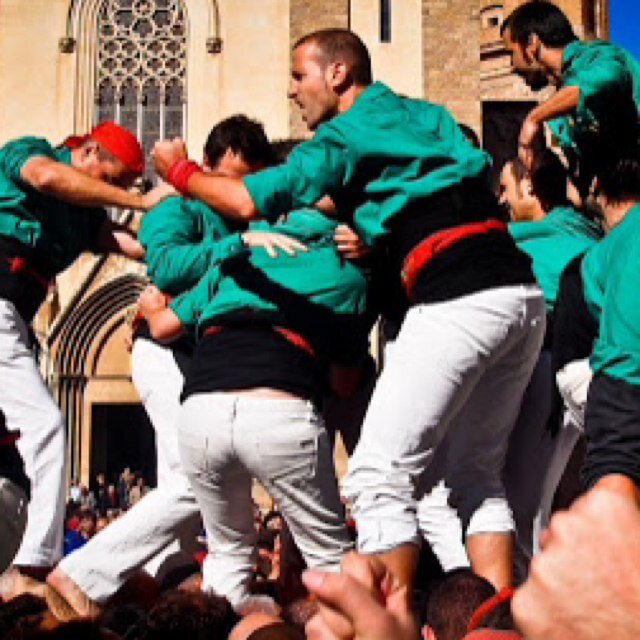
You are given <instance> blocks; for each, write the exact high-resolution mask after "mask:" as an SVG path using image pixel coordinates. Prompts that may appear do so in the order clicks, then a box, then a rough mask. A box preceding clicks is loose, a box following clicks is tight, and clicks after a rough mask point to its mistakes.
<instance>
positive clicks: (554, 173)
mask: <svg viewBox="0 0 640 640" xmlns="http://www.w3.org/2000/svg"><path fill="white" fill-rule="evenodd" d="M513 162H517V160H514V161H513ZM513 162H512V163H508V164H507V165H506V167H505V170H504V171H503V174H502V180H501V183H502V184H504V182H505V181H508V180H509V176H508V175H505V173H506V172H509V171H512V168H511V167H512V164H513ZM512 175H513V173H512ZM518 186H519V189H520V192H521V193H524V192H525V191H526V189H527V188H528V187H530V189H531V197H530V198H529V200H533V201H534V202H533V203H528V202H527V199H526V198H522V199H518V198H515V199H514V198H512V197H511V198H509V197H508V196H506V195H504V196H503V201H505V202H506V201H507V200H508V199H510V200H511V203H510V208H511V210H512V211H513V212H514V213H515V221H514V222H512V223H511V224H510V225H509V233H510V234H511V235H512V236H513V238H514V240H515V241H516V244H517V245H518V247H519V248H520V249H521V250H522V251H524V252H525V253H526V254H527V255H529V256H530V257H531V260H532V264H533V273H534V274H535V276H536V279H537V281H538V284H539V285H540V288H541V289H542V292H543V294H544V300H545V303H546V305H547V312H548V313H549V314H552V313H553V308H554V305H555V301H556V298H557V295H558V287H559V284H560V276H561V275H562V272H563V271H564V268H565V267H566V266H567V265H568V264H569V263H570V262H571V261H572V260H573V259H574V258H575V257H576V256H578V255H580V254H582V253H584V252H585V251H587V249H590V248H591V247H593V246H594V245H595V244H596V243H597V242H598V240H599V239H600V238H601V237H602V232H601V230H600V228H599V226H598V225H597V224H596V223H595V222H593V221H591V220H589V219H588V218H586V217H585V216H584V215H583V214H582V213H580V212H579V211H577V210H576V209H575V208H574V207H573V206H572V205H571V203H570V202H569V200H568V198H567V187H568V177H567V173H566V170H565V169H564V167H563V166H562V164H561V163H560V160H559V159H558V158H557V156H556V155H555V154H554V153H553V152H552V151H548V150H545V151H542V152H541V153H539V154H537V155H536V157H535V158H534V160H533V166H532V169H531V173H530V177H525V178H523V179H522V180H521V181H519V185H518ZM503 193H504V194H506V193H517V189H507V188H505V189H504V191H503ZM523 201H524V206H528V207H530V209H531V219H530V220H528V221H519V220H518V210H519V208H520V205H521V203H522V202H523ZM536 205H537V206H536Z"/></svg>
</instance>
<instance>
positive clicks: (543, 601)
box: [512, 476, 640, 640]
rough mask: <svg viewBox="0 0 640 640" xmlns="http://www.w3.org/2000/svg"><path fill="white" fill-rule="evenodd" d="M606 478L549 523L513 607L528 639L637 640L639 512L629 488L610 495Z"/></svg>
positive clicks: (639, 619) (639, 621)
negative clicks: (539, 552) (538, 553)
mask: <svg viewBox="0 0 640 640" xmlns="http://www.w3.org/2000/svg"><path fill="white" fill-rule="evenodd" d="M611 480H614V481H615V480H616V477H614V476H609V477H607V478H604V479H603V480H602V481H601V482H600V483H598V484H597V485H596V487H595V488H594V489H592V490H591V491H589V492H588V493H587V494H586V495H585V496H583V497H582V498H580V499H578V500H577V501H576V502H575V503H574V505H573V506H572V507H571V509H570V510H569V511H567V512H563V513H559V514H557V515H555V516H554V517H553V518H552V519H551V523H550V525H549V529H548V530H547V531H546V533H545V534H544V536H543V538H542V543H543V551H542V553H541V554H540V555H538V556H536V557H535V558H534V559H533V562H532V564H531V570H530V573H529V578H528V579H527V581H526V582H525V583H524V585H523V586H522V587H520V589H518V590H517V591H516V593H515V596H514V598H513V602H512V611H513V616H514V620H515V621H516V624H517V626H518V628H519V629H520V631H522V632H523V633H524V635H525V636H526V637H527V638H528V639H530V640H561V639H564V638H572V639H573V640H601V638H616V640H631V639H632V638H638V637H640V617H638V611H640V581H639V580H638V575H639V574H640V510H639V509H638V504H637V502H636V500H635V496H634V495H633V494H634V493H635V491H634V492H629V493H628V494H627V495H625V494H624V493H623V492H620V491H617V490H611V488H610V486H611V483H610V481H611ZM628 482H630V481H628ZM618 484H619V483H618Z"/></svg>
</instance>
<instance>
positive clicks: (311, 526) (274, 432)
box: [179, 392, 351, 607]
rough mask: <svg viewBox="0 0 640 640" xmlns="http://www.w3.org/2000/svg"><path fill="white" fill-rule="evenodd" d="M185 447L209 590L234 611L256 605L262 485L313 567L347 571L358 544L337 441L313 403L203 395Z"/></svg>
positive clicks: (186, 425)
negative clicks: (344, 561) (350, 526)
mask: <svg viewBox="0 0 640 640" xmlns="http://www.w3.org/2000/svg"><path fill="white" fill-rule="evenodd" d="M179 442H180V456H181V459H182V464H183V466H184V469H185V472H186V473H187V475H188V477H189V480H190V482H191V485H192V487H193V490H194V492H195V494H196V498H197V500H198V504H199V505H200V508H201V510H202V517H203V519H204V524H205V529H206V531H207V542H208V547H209V554H208V557H207V561H206V562H205V567H204V572H203V589H204V590H206V591H213V592H215V593H217V594H219V595H224V596H226V597H227V598H228V599H229V601H230V602H231V604H232V605H233V606H235V607H237V606H238V605H240V604H242V602H243V601H244V600H245V599H246V598H247V597H248V595H249V590H248V588H249V583H250V580H251V575H252V568H253V565H254V562H255V552H256V549H255V543H256V531H255V528H254V523H253V509H252V500H251V483H252V478H253V477H255V478H257V479H258V480H259V481H260V482H261V483H262V484H263V486H264V487H265V488H266V490H267V491H268V492H269V494H270V495H271V497H272V498H273V499H274V500H275V502H276V504H277V508H278V509H279V510H280V512H281V513H282V514H283V516H284V519H285V520H286V522H287V524H288V526H289V529H290V531H291V534H292V536H293V538H294V540H295V542H296V544H297V546H298V548H299V549H300V551H301V552H302V555H303V556H304V559H305V560H306V562H307V565H308V566H309V567H314V568H322V569H325V570H333V571H337V570H338V569H339V567H340V560H341V557H342V555H343V554H344V553H345V552H347V551H349V549H350V548H351V542H350V540H349V536H348V533H347V530H346V527H345V523H344V517H343V510H342V505H341V504H340V498H339V495H338V486H337V482H336V477H335V470H334V466H333V458H332V451H331V447H330V446H329V438H328V436H327V433H326V431H325V429H324V426H323V423H322V419H321V418H320V416H319V415H318V413H317V412H316V410H315V409H314V408H313V405H312V404H311V403H310V402H307V401H306V400H301V399H295V398H291V399H276V398H260V397H255V396H251V397H250V396H247V395H244V394H234V393H232V392H229V393H220V392H216V393H203V394H196V395H193V396H191V397H190V398H188V399H187V400H186V402H185V403H184V405H183V408H182V414H181V419H180V427H179Z"/></svg>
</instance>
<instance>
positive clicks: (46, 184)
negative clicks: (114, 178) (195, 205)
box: [20, 157, 167, 211]
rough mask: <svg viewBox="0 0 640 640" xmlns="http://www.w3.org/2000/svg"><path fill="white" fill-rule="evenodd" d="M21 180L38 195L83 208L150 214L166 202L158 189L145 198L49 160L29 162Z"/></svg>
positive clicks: (40, 159) (33, 159)
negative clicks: (131, 210) (115, 209)
mask: <svg viewBox="0 0 640 640" xmlns="http://www.w3.org/2000/svg"><path fill="white" fill-rule="evenodd" d="M20 177H21V178H22V180H24V181H25V182H26V183H28V184H30V185H31V186H32V187H33V188H34V189H36V190H37V191H41V192H42V193H45V194H47V195H50V196H53V197H54V198H58V199H59V200H62V201H64V202H68V203H69V204H72V205H76V206H80V207H87V208H96V207H120V208H122V209H140V210H142V211H146V210H148V209H150V208H151V207H153V206H155V205H156V204H157V203H158V202H159V201H160V199H162V198H161V197H159V196H161V194H162V191H161V190H156V189H154V190H153V191H150V192H149V193H148V194H145V195H140V194H137V193H132V192H129V191H125V190H124V189H121V188H120V187H116V186H114V185H112V184H108V183H106V182H103V181H102V180H97V179H95V178H92V177H90V176H88V175H85V174H84V173H82V172H80V171H77V170H76V169H74V168H73V167H69V166H67V165H66V164H63V163H61V162H56V161H55V160H51V159H50V158H45V157H36V158H32V159H31V160H29V161H27V162H26V163H25V164H24V166H23V167H22V169H21V171H20ZM165 189H167V187H165Z"/></svg>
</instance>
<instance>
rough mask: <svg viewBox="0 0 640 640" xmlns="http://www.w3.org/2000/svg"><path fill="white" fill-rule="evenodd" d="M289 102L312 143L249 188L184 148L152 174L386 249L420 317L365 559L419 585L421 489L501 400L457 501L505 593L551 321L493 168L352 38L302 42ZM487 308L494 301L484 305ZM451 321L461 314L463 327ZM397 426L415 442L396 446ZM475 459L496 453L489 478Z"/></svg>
mask: <svg viewBox="0 0 640 640" xmlns="http://www.w3.org/2000/svg"><path fill="white" fill-rule="evenodd" d="M289 95H290V97H291V98H292V99H293V100H295V102H296V103H297V104H298V105H299V106H300V107H301V108H302V112H303V117H304V119H305V121H306V122H307V125H308V126H309V128H310V129H312V130H315V135H314V138H313V139H312V140H310V141H308V142H305V143H302V144H301V145H299V146H298V147H297V148H296V149H295V150H294V151H293V152H292V153H291V155H290V156H289V158H288V160H287V162H286V163H285V164H283V165H281V166H278V167H274V168H272V169H268V170H266V171H262V172H258V173H257V174H254V175H253V176H248V177H246V178H245V179H244V181H240V180H233V179H229V178H226V179H225V178H219V177H212V176H207V175H205V174H203V173H201V172H200V171H199V169H198V168H197V167H196V166H194V164H193V163H190V162H189V161H188V160H187V158H186V149H185V148H184V145H183V144H182V143H181V142H179V141H174V142H162V143H158V144H157V145H156V147H155V149H154V162H155V165H156V170H157V171H158V172H159V173H160V174H161V175H163V176H166V177H167V178H168V180H169V182H171V183H172V184H173V185H174V186H176V187H177V188H178V189H179V190H180V191H183V192H185V193H189V194H190V195H191V196H192V197H195V198H198V199H201V200H203V201H204V202H206V203H207V204H209V205H210V206H213V207H214V208H215V209H216V210H217V211H219V212H220V213H221V214H222V215H225V216H227V217H230V218H235V219H251V218H255V217H257V216H262V217H265V218H267V219H271V220H273V219H275V218H277V217H278V216H279V215H280V214H281V213H283V212H286V211H290V210H293V209H296V208H300V207H304V206H314V205H316V203H317V202H318V201H319V200H320V199H321V198H323V197H324V196H329V197H330V198H331V200H332V201H333V205H334V206H335V209H336V210H337V212H338V214H337V215H338V216H339V217H340V218H341V219H342V220H346V221H349V222H353V225H354V228H355V230H356V232H357V233H358V235H359V236H360V237H361V238H362V240H363V241H364V242H365V243H366V244H368V245H369V246H371V247H373V248H374V249H378V250H380V251H382V252H384V254H385V256H386V258H385V260H386V267H385V268H386V271H387V274H388V276H389V280H390V281H392V282H394V283H395V285H394V286H395V288H398V287H400V286H402V287H403V289H404V292H403V295H404V296H405V302H406V305H407V306H408V307H410V308H409V311H408V313H407V319H406V320H405V323H404V324H403V327H402V329H401V331H400V335H399V338H398V340H397V341H396V344H394V353H398V358H396V359H393V362H392V359H391V358H390V359H389V361H388V363H387V365H386V367H385V369H384V371H383V373H382V376H381V378H380V380H379V383H378V387H377V388H376V391H375V392H374V396H373V399H372V402H371V404H370V407H369V411H368V413H367V417H366V419H365V423H364V425H363V432H362V437H361V440H360V443H359V445H358V447H357V448H356V452H355V454H354V457H353V458H352V469H351V472H350V475H349V478H348V480H347V484H346V485H345V488H346V492H347V494H348V495H349V497H350V498H351V499H353V500H355V505H354V514H355V517H356V520H357V522H358V528H359V536H360V537H359V545H360V548H361V549H362V550H365V551H367V552H369V553H375V554H378V555H380V556H381V557H382V558H384V560H385V562H387V563H388V564H389V566H390V567H391V568H392V570H393V571H394V572H395V573H396V574H397V575H398V576H399V577H400V579H401V581H403V582H406V583H411V581H412V579H413V572H414V569H415V564H416V560H417V549H418V545H419V542H420V538H419V532H418V523H417V518H416V504H417V502H416V495H415V486H416V482H417V479H418V478H419V477H420V476H421V475H422V474H423V473H424V471H425V469H426V467H427V466H428V465H429V463H430V461H431V459H432V456H433V452H434V449H435V447H436V446H437V445H438V443H439V442H440V440H441V438H442V436H443V435H444V432H445V431H446V430H447V429H448V428H450V427H451V426H452V425H453V422H454V419H458V418H459V419H461V420H463V421H464V417H463V416H464V413H465V411H467V410H471V411H474V412H475V415H476V416H477V415H479V414H482V413H483V410H482V409H481V408H480V407H479V406H477V405H476V406H475V408H473V407H474V405H475V401H476V400H478V401H480V398H488V396H489V395H492V394H493V395H494V397H493V401H494V406H498V407H500V408H501V411H500V415H499V416H497V417H496V416H493V419H492V421H491V424H489V422H488V421H487V423H486V424H485V425H483V426H480V427H478V425H477V424H475V425H474V433H475V434H476V437H475V438H473V439H470V440H468V444H469V445H470V447H471V449H473V451H471V450H465V451H464V452H463V451H457V452H456V456H457V457H456V463H455V467H456V469H457V471H458V475H457V479H458V480H459V481H460V483H459V489H460V490H459V491H456V493H455V498H456V502H457V505H458V506H459V508H460V510H461V511H462V512H464V513H465V518H464V520H465V523H466V524H467V525H468V526H466V527H465V528H466V533H467V549H468V550H469V553H470V555H471V556H472V560H473V562H474V568H475V569H476V570H477V571H478V572H479V573H481V574H483V575H485V576H487V577H489V578H490V579H492V580H493V581H494V582H495V583H496V584H497V585H499V586H505V585H506V584H508V583H509V582H510V577H511V568H510V550H511V545H512V542H511V535H510V533H511V531H512V528H513V523H512V521H511V518H510V514H509V512H508V506H507V504H506V500H505V499H504V489H503V487H502V482H501V478H500V474H499V472H498V471H497V470H498V469H500V468H501V466H502V458H503V455H504V446H506V439H507V437H508V433H509V431H510V429H511V428H512V426H513V420H514V418H515V413H516V411H517V405H518V402H519V400H520V397H521V395H522V392H523V390H524V388H525V386H526V382H527V379H528V376H529V375H530V373H531V369H532V367H533V364H534V361H535V357H536V352H537V351H538V349H539V341H540V340H541V339H542V331H543V325H544V309H543V301H542V298H541V294H540V292H539V290H538V289H537V287H536V286H535V284H534V279H533V274H532V273H531V270H530V265H529V262H528V259H527V258H526V256H524V255H523V254H521V253H520V252H519V251H518V250H517V248H516V247H515V244H514V243H513V240H512V238H511V237H510V236H509V234H508V232H507V229H506V225H504V224H503V223H501V222H499V221H498V220H497V219H493V218H494V217H495V218H499V216H500V212H499V208H498V204H497V202H496V200H495V197H494V196H493V195H492V193H491V191H490V189H489V184H488V180H487V175H488V174H487V171H488V167H489V158H488V156H487V155H486V154H485V153H483V152H482V151H480V150H477V149H474V148H473V147H472V146H471V145H470V144H469V142H468V141H467V140H466V139H465V137H464V135H463V134H462V132H461V131H460V129H459V127H458V126H457V124H456V123H455V121H454V120H453V118H452V117H451V116H450V115H449V113H448V112H447V111H446V110H445V109H444V108H442V107H439V106H437V105H433V104H430V103H427V102H423V101H419V100H411V99H407V98H402V97H400V96H398V95H396V94H395V93H393V92H392V91H391V90H390V89H389V88H388V87H386V86H384V85H383V84H381V83H372V77H371V61H370V58H369V54H368V51H367V49H366V47H365V46H364V44H363V43H362V41H361V40H360V39H359V38H358V37H357V36H355V35H354V34H353V33H351V32H349V31H345V30H340V29H335V30H326V31H319V32H316V33H313V34H310V35H309V36H306V37H304V38H302V39H301V40H300V41H299V42H298V43H296V45H295V46H294V49H293V69H292V80H291V85H290V90H289ZM400 282H402V285H401V284H400ZM476 296H479V297H480V298H483V297H487V298H490V300H489V299H488V300H487V303H486V305H479V306H475V305H474V304H473V300H475V298H476ZM467 303H469V304H471V305H472V306H473V308H474V309H475V311H478V313H479V316H483V317H482V318H481V317H479V316H474V312H473V310H470V309H469V308H467ZM454 307H455V308H457V311H455V310H454ZM516 309H517V310H516ZM503 311H504V313H503ZM441 312H443V313H444V315H441ZM449 312H450V313H455V314H456V317H458V318H464V321H463V324H464V325H465V328H464V329H463V328H462V326H461V325H460V324H458V323H454V322H451V320H450V318H449V317H448V316H447V314H448V313H449ZM522 314H523V315H522ZM445 316H447V317H445ZM516 317H517V320H516ZM498 318H501V320H500V322H501V323H503V324H502V325H501V326H504V322H505V318H508V320H506V323H507V324H509V326H511V324H512V323H513V331H511V330H509V331H508V332H507V334H508V335H506V334H505V331H503V330H501V331H500V332H497V331H493V327H497V325H496V324H495V321H496V320H497V319H498ZM523 318H525V319H524V321H523ZM485 321H486V323H485ZM516 325H517V326H516ZM467 330H469V331H470V332H471V333H473V334H476V333H478V334H483V336H484V337H483V338H479V342H482V343H483V344H485V345H486V349H487V350H488V352H489V353H491V354H492V355H491V356H489V357H484V356H483V357H482V358H481V356H480V350H479V349H478V344H479V342H475V343H474V342H473V341H469V340H468V335H469V334H468V333H467ZM465 335H466V336H467V337H465ZM485 339H486V340H487V342H485ZM505 340H506V342H505ZM434 347H436V349H437V353H435V352H434V350H433V349H434ZM459 347H461V349H460V348H459ZM467 348H468V350H469V351H468V352H467V353H466V354H463V353H462V351H464V350H465V349H467ZM428 353H430V354H432V355H433V358H432V357H428V358H427V357H425V354H428ZM400 354H402V355H400ZM480 359H481V360H482V362H480ZM503 367H508V368H509V369H510V370H511V374H510V376H508V377H507V378H505V380H504V383H500V384H498V385H497V390H492V391H489V389H488V388H487V387H485V386H484V384H483V383H486V384H487V385H490V386H493V385H494V384H497V380H498V378H501V377H502V374H501V371H502V368H503ZM454 371H460V372H463V373H461V374H460V375H454ZM514 371H517V373H515V374H514ZM407 381H409V382H410V384H407ZM425 388H433V389H438V390H439V391H441V392H442V393H439V392H437V393H431V394H425V393H424V389H425ZM494 391H498V392H499V394H500V398H502V394H504V400H505V401H504V402H502V401H501V400H500V401H497V400H496V396H495V394H494ZM487 415H488V413H487ZM476 422H477V421H476ZM398 425H402V427H401V429H402V433H403V434H404V436H406V437H402V436H401V437H398V431H397V426H398ZM471 440H473V444H472V442H471ZM478 452H482V453H483V454H486V455H487V456H488V457H487V458H485V459H484V462H483V464H482V465H481V467H482V468H481V469H480V468H478V465H477V464H476V463H477V461H478V460H479V459H480V458H479V457H478ZM472 467H474V468H473V469H472ZM369 471H371V475H370V477H369V478H367V474H368V473H369ZM389 474H391V476H393V480H390V475H389ZM382 486H384V487H390V488H389V489H388V490H387V489H384V490H381V489H380V487H382ZM494 499H495V502H494ZM494 507H495V508H494ZM485 516H486V517H485ZM390 523H393V524H392V525H391V524H390Z"/></svg>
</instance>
